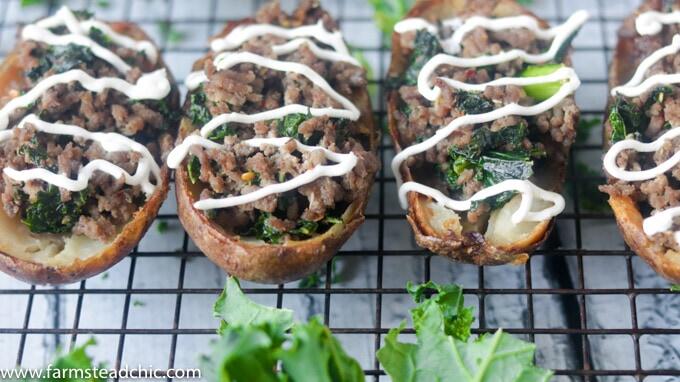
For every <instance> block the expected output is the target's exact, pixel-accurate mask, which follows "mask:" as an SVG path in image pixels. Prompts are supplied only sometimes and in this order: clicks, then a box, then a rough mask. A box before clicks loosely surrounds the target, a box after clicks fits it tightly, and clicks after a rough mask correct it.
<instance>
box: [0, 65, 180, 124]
mask: <svg viewBox="0 0 680 382" xmlns="http://www.w3.org/2000/svg"><path fill="white" fill-rule="evenodd" d="M74 81H76V82H78V83H80V85H82V87H84V88H85V89H87V90H89V91H92V92H101V91H103V90H104V89H114V90H117V91H119V92H121V93H123V94H125V95H126V96H128V97H129V98H130V99H134V100H142V99H156V100H158V99H163V98H165V97H166V96H167V95H168V93H170V82H169V81H168V78H167V74H166V72H165V69H159V70H157V71H155V72H151V73H148V74H144V75H142V76H141V77H139V79H138V80H137V83H135V84H131V83H129V82H127V81H125V80H123V79H120V78H118V77H104V78H94V77H92V76H90V75H89V74H87V73H86V72H84V71H82V70H80V69H73V70H69V71H68V72H64V73H59V74H55V75H53V76H50V77H47V78H45V79H43V80H42V81H40V82H38V83H37V84H36V85H35V86H34V87H33V88H32V89H31V90H29V91H28V92H26V93H25V94H23V95H21V96H19V97H16V98H13V99H12V100H11V101H9V102H7V103H6V104H5V106H3V107H2V109H0V130H2V129H6V128H7V126H8V124H9V116H10V115H11V114H12V113H13V112H14V111H15V110H17V109H19V108H22V107H27V106H28V105H30V104H31V103H33V102H35V101H36V100H38V98H40V97H41V96H42V95H43V94H44V93H45V91H47V90H48V89H50V88H51V87H53V86H55V85H58V84H65V83H69V82H74Z"/></svg>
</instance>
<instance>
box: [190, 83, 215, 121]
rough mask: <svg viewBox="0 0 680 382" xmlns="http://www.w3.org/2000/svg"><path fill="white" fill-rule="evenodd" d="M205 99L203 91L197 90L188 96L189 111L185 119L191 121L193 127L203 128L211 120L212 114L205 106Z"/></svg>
mask: <svg viewBox="0 0 680 382" xmlns="http://www.w3.org/2000/svg"><path fill="white" fill-rule="evenodd" d="M206 102H207V97H206V96H205V93H204V92H203V89H202V88H201V89H199V90H197V91H195V92H194V93H192V94H191V96H189V111H188V112H187V117H189V119H191V123H193V124H194V125H195V126H204V125H205V124H206V123H208V122H210V120H211V119H212V114H210V110H208V107H207V106H206Z"/></svg>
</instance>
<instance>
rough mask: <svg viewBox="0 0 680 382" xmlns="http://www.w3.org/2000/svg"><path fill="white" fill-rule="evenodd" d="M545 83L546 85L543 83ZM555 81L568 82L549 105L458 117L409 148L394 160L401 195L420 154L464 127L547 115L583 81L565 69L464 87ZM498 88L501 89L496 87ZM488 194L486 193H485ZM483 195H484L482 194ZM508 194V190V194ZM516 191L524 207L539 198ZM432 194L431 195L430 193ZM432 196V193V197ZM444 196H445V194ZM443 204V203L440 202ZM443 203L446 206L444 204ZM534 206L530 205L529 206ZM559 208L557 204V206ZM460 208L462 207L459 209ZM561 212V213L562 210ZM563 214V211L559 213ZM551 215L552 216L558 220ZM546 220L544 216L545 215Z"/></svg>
mask: <svg viewBox="0 0 680 382" xmlns="http://www.w3.org/2000/svg"><path fill="white" fill-rule="evenodd" d="M541 80H542V81H541ZM555 81H564V82H563V84H562V86H561V87H560V89H559V90H558V91H557V92H556V93H555V94H553V95H552V96H551V97H550V98H548V99H547V100H545V101H542V102H540V103H537V104H535V105H532V106H522V105H519V104H516V103H511V104H508V105H505V106H503V107H501V108H498V109H495V110H493V111H490V112H488V113H482V114H467V115H463V116H461V117H458V118H456V119H454V120H453V121H451V122H450V123H449V124H448V125H447V126H445V127H443V128H441V129H439V130H437V131H436V132H435V134H434V135H433V136H432V137H430V138H428V139H426V140H424V141H423V142H420V143H417V144H414V145H411V146H409V147H406V148H405V149H403V150H402V151H401V152H399V153H398V154H397V155H395V157H394V159H393V160H392V172H393V173H394V174H395V177H396V180H397V187H399V188H400V191H399V192H400V194H402V191H401V187H403V185H402V182H403V178H402V175H401V171H400V168H401V165H402V163H403V162H404V161H405V160H406V159H407V158H408V157H410V156H413V155H417V154H420V153H423V152H425V151H427V150H429V149H430V148H432V147H434V146H436V145H437V143H439V142H441V141H442V140H443V139H445V138H446V137H448V136H449V135H451V134H452V133H453V132H454V131H456V130H457V129H458V128H460V127H461V126H465V125H474V124H478V123H485V122H492V121H494V120H497V119H500V118H503V117H505V116H509V115H521V116H529V115H537V114H540V113H543V112H545V111H547V110H550V109H552V108H553V107H555V106H557V105H558V104H559V103H560V102H562V100H563V99H564V98H565V97H567V96H569V95H570V94H572V93H573V92H574V91H575V90H576V89H577V88H578V87H579V85H580V81H579V79H578V76H577V75H576V72H574V70H573V69H572V68H568V67H564V68H560V69H558V70H557V71H555V72H553V73H551V74H549V75H546V76H539V77H526V78H501V79H498V80H494V81H492V82H490V83H487V84H478V85H472V84H465V85H464V87H465V88H466V89H469V90H480V89H483V88H484V87H486V86H490V85H489V84H491V83H494V82H495V83H496V84H498V83H499V82H500V83H503V84H506V85H507V84H517V85H519V84H536V83H550V82H555ZM451 83H452V86H457V83H458V82H457V81H453V80H451ZM496 86H498V85H496ZM520 182H526V183H530V182H529V181H520ZM511 184H512V185H516V184H517V183H511ZM409 188H411V190H412V191H419V190H420V191H423V190H424V189H423V188H413V186H409ZM482 191H484V190H482ZM482 191H480V192H482ZM504 191H507V190H504ZM516 191H519V192H521V193H522V205H523V206H524V204H525V200H530V199H531V198H532V197H533V195H534V194H535V192H534V188H531V187H528V186H527V187H523V188H521V189H519V188H518V189H516ZM428 192H429V191H428ZM428 195H430V193H428ZM442 195H443V194H442ZM545 195H550V199H548V200H551V201H552V200H553V199H562V196H560V195H559V194H555V193H552V192H549V191H544V192H542V193H539V194H538V195H537V196H539V197H541V198H543V199H545ZM472 198H473V199H474V198H476V196H475V195H473V197H472ZM437 200H438V201H440V200H439V199H437ZM400 201H401V204H402V208H407V207H408V205H407V204H406V202H407V200H406V198H405V197H403V198H401V199H400ZM440 203H442V202H441V201H440ZM453 203H455V201H453V200H451V199H449V202H448V203H443V204H444V205H455V204H453ZM529 205H530V204H529ZM555 205H557V204H555ZM559 205H562V206H564V202H563V201H562V202H561V203H559ZM457 206H459V205H457ZM528 211H529V210H528V209H525V208H520V209H519V210H518V211H517V213H516V215H513V216H522V215H523V214H525V213H527V212H528ZM546 211H549V212H550V213H551V214H552V213H554V211H555V210H554V209H552V208H551V209H549V210H546ZM560 211H561V209H560ZM544 212H545V211H544ZM558 213H559V211H558ZM555 215H556V213H555V214H554V215H550V216H555ZM541 216H543V215H541ZM525 218H526V216H523V217H522V219H523V220H524V219H525Z"/></svg>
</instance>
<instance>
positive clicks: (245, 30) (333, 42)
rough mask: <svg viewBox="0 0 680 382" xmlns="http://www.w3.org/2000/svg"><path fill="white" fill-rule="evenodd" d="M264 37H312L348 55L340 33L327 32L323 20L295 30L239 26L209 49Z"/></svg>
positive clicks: (221, 48)
mask: <svg viewBox="0 0 680 382" xmlns="http://www.w3.org/2000/svg"><path fill="white" fill-rule="evenodd" d="M264 35H274V36H278V37H282V38H285V39H287V40H292V39H295V38H298V37H313V38H314V39H316V40H318V41H319V42H322V43H324V44H326V45H329V46H331V47H333V50H335V51H336V52H338V53H340V54H345V55H349V50H348V49H347V45H345V41H344V40H343V38H342V33H341V32H340V31H333V32H330V31H328V30H327V29H326V27H324V25H323V20H319V22H317V23H316V24H313V25H303V26H301V27H297V28H284V27H280V26H278V25H271V24H248V25H239V26H237V27H236V28H234V29H233V30H232V31H231V32H229V34H227V35H226V36H224V37H220V38H216V39H214V40H213V41H212V42H211V43H210V49H212V50H213V51H214V52H222V51H225V50H232V49H236V48H238V47H240V46H241V45H243V43H244V42H246V41H248V40H250V39H251V38H254V37H259V36H264Z"/></svg>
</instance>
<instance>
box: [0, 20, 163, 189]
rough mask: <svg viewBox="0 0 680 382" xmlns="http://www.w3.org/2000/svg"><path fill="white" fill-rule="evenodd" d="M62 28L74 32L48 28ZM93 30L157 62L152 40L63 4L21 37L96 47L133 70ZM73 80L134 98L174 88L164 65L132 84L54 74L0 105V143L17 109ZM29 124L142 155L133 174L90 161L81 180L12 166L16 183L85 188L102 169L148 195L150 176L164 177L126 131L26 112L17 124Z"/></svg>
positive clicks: (75, 72)
mask: <svg viewBox="0 0 680 382" xmlns="http://www.w3.org/2000/svg"><path fill="white" fill-rule="evenodd" d="M58 26H66V28H67V29H68V30H69V32H70V34H66V35H55V34H54V33H52V32H51V31H50V30H49V28H54V27H58ZM91 28H98V29H100V30H101V31H102V33H104V34H105V35H107V36H108V37H110V38H111V41H112V42H114V43H116V44H118V45H120V46H124V47H127V48H131V49H136V50H141V51H143V52H145V54H147V57H148V58H149V59H150V60H151V61H152V62H155V61H156V60H157V57H158V52H157V51H156V48H155V47H154V46H153V44H152V43H151V42H149V41H136V40H133V39H131V38H129V37H127V36H124V35H121V34H118V33H116V32H114V31H113V30H112V29H111V28H109V27H108V26H107V25H106V24H104V23H102V22H100V21H97V20H92V19H90V20H85V21H80V20H78V19H77V18H76V17H75V15H74V14H73V12H71V11H70V10H69V9H68V8H66V7H62V8H61V9H60V10H59V11H58V12H57V14H56V15H54V16H52V17H48V18H46V19H43V20H41V21H38V22H37V23H35V24H29V25H26V26H25V27H24V29H23V30H22V37H23V38H24V39H25V40H35V41H40V42H44V43H47V44H48V45H66V44H71V43H73V44H78V45H82V46H86V47H88V48H89V49H91V50H92V53H93V54H95V55H96V56H97V57H99V58H101V59H102V60H105V61H107V62H109V63H110V64H111V65H112V66H114V67H115V68H117V69H118V70H119V71H120V72H123V73H124V72H127V71H128V70H129V69H130V66H129V65H128V64H127V63H125V62H124V61H123V60H122V59H121V58H120V57H118V56H117V55H115V54H114V53H113V52H112V51H110V50H108V49H106V48H103V47H101V46H100V45H99V44H97V43H95V42H94V41H93V40H92V39H91V38H90V37H88V35H87V33H89V31H90V29H91ZM71 82H78V83H79V84H80V85H81V86H82V87H83V88H85V89H86V90H89V91H91V92H102V91H104V90H105V89H114V90H116V91H118V92H121V93H123V94H125V95H126V96H127V97H128V98H129V99H131V100H145V99H149V100H161V99H163V98H165V97H166V96H167V95H168V94H169V93H170V90H171V85H170V81H169V80H168V76H167V73H166V71H165V69H159V70H156V71H154V72H151V73H146V74H143V75H142V76H141V77H139V79H138V80H137V82H136V83H135V84H131V83H129V82H127V81H125V80H123V79H121V78H118V77H103V78H94V77H92V76H91V75H89V74H88V73H87V72H85V71H83V70H80V69H73V70H69V71H67V72H64V73H59V74H54V75H51V76H49V77H47V78H44V79H43V80H41V81H40V82H38V83H37V84H35V86H34V87H33V88H31V89H30V90H29V91H27V92H26V93H25V94H23V95H21V96H18V97H16V98H13V99H12V100H10V101H9V102H7V103H6V104H5V105H4V106H3V107H2V109H0V130H4V131H0V141H4V140H7V139H10V138H11V136H12V131H11V130H6V129H7V128H8V127H9V123H10V116H11V115H12V113H13V112H14V111H16V110H17V109H21V108H25V107H28V106H29V105H30V104H32V103H33V102H36V101H37V100H38V99H39V98H40V97H42V95H43V94H44V93H45V92H46V91H47V90H49V89H50V88H52V87H54V86H56V85H58V84H67V83H71ZM26 124H31V125H32V126H34V127H35V128H36V129H37V130H38V131H41V132H43V133H48V134H56V135H70V136H73V137H79V138H83V139H87V140H92V141H95V142H98V143H99V144H100V145H101V146H102V148H103V149H104V150H106V151H108V152H114V151H134V152H137V153H140V154H141V158H140V159H139V162H138V164H137V169H136V171H135V174H134V175H131V174H129V173H127V172H126V171H125V170H123V169H122V168H120V167H119V166H116V165H114V164H113V163H111V162H109V161H106V160H102V159H97V160H93V161H90V162H89V163H88V164H87V165H85V166H83V167H81V168H80V169H79V171H78V178H77V179H76V180H73V179H70V178H68V177H67V176H66V175H64V174H55V173H53V172H50V171H48V170H46V169H43V168H32V169H26V170H15V169H13V168H9V167H5V168H4V169H3V173H4V174H5V175H7V176H8V177H9V178H11V179H13V180H15V181H18V182H25V181H29V180H34V179H39V180H42V181H44V182H46V183H49V184H53V185H56V186H58V187H61V188H64V189H67V190H69V191H81V190H83V189H85V188H86V187H87V184H88V181H89V179H90V178H91V177H92V174H93V173H94V172H95V171H102V172H105V173H108V174H110V175H112V176H113V177H115V178H120V177H121V176H122V177H124V178H125V183H127V184H129V185H132V186H141V188H142V190H143V191H144V193H145V194H146V195H147V196H148V195H150V194H152V193H153V192H154V190H155V187H156V186H155V185H154V184H152V183H151V179H150V177H151V175H153V177H154V178H155V181H156V182H158V181H159V180H160V168H159V167H158V164H157V163H156V161H155V160H154V158H153V156H152V155H151V153H150V152H149V151H148V150H147V149H146V147H145V146H144V145H142V144H140V143H138V142H135V141H134V140H132V139H130V138H128V137H126V136H124V135H122V134H118V133H98V132H96V133H93V132H90V131H88V130H86V129H83V128H81V127H79V126H74V125H67V124H62V123H50V122H46V121H42V120H40V118H39V117H38V116H36V115H35V114H30V115H27V116H25V117H24V118H23V119H22V120H21V121H20V122H19V124H18V126H17V127H16V128H19V129H22V128H25V127H26Z"/></svg>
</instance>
